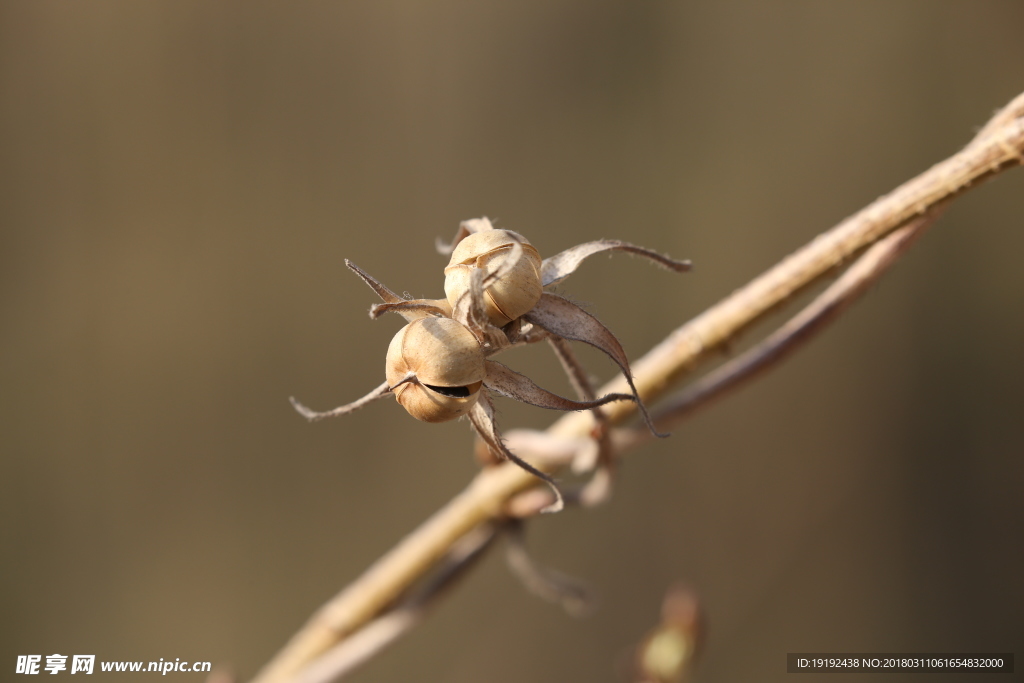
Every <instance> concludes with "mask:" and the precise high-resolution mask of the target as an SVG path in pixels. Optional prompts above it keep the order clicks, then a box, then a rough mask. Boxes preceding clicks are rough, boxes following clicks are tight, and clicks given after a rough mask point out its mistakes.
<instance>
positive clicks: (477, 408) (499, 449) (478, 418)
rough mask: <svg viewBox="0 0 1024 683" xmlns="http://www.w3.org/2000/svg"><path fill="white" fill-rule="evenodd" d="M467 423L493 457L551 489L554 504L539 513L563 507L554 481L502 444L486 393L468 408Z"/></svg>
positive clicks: (562, 501)
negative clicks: (530, 475)
mask: <svg viewBox="0 0 1024 683" xmlns="http://www.w3.org/2000/svg"><path fill="white" fill-rule="evenodd" d="M469 421H470V422H472V423H473V428H474V429H476V431H477V433H478V434H479V435H480V438H481V439H483V440H484V442H485V443H486V444H487V446H488V447H489V448H490V449H491V451H492V452H493V453H494V454H495V455H498V456H499V457H502V458H505V459H506V460H511V461H512V462H514V463H515V464H516V465H518V466H519V467H521V468H523V469H524V470H526V471H527V472H529V473H530V474H532V475H533V476H535V477H537V478H538V479H540V480H541V481H543V482H544V483H546V484H547V485H548V486H549V487H551V490H552V491H553V492H554V494H555V502H554V503H552V504H551V505H549V506H547V507H546V508H544V509H543V510H541V512H543V513H550V512H558V511H559V510H561V509H562V508H564V507H565V500H564V499H563V498H562V492H561V491H560V490H559V489H558V485H557V484H555V480H554V479H552V478H551V477H550V475H548V474H545V473H544V472H541V471H540V470H538V469H537V468H536V467H534V466H533V465H531V464H530V463H528V462H526V461H525V460H523V459H521V458H520V457H519V456H517V455H516V454H515V453H513V452H512V451H510V450H509V449H508V448H507V447H506V446H505V444H504V442H502V440H501V433H500V432H499V431H498V425H497V423H496V422H495V419H494V404H493V403H491V399H490V397H489V396H488V395H487V394H486V393H483V392H481V393H480V398H479V400H478V401H477V402H476V403H474V404H473V407H472V408H470V410H469Z"/></svg>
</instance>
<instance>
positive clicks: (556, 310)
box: [437, 218, 691, 436]
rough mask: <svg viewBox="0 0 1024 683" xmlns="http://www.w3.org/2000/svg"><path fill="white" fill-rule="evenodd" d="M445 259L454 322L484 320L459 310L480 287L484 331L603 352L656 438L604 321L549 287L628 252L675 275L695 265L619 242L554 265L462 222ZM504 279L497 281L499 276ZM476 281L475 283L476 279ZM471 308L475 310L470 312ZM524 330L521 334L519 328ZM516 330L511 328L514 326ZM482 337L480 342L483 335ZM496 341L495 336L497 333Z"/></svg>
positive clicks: (556, 259)
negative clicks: (589, 262)
mask: <svg viewBox="0 0 1024 683" xmlns="http://www.w3.org/2000/svg"><path fill="white" fill-rule="evenodd" d="M517 246H518V247H519V249H517ZM437 249H438V251H439V252H441V253H442V254H448V253H450V254H451V260H450V262H449V264H448V267H447V268H445V294H446V295H447V302H448V305H449V306H450V307H451V308H452V309H453V311H454V313H453V315H454V317H456V318H457V319H463V320H464V322H467V324H469V326H470V327H471V328H472V327H473V326H474V323H476V324H477V325H478V326H479V323H480V321H472V320H465V318H466V317H467V315H466V313H464V312H462V311H461V310H460V308H461V307H462V306H463V305H465V302H468V301H472V299H473V296H472V295H471V292H470V289H471V287H472V286H474V285H473V283H474V282H477V283H481V282H482V285H480V284H477V285H476V286H478V287H480V289H481V290H482V292H481V295H482V298H483V300H484V308H485V312H486V318H487V320H486V322H485V323H484V324H483V327H500V328H503V329H504V330H505V331H506V336H507V337H508V338H509V341H510V342H512V343H514V342H515V341H517V339H516V337H517V335H518V334H519V333H520V330H521V328H522V324H523V323H526V324H528V326H529V327H533V328H539V329H540V330H542V331H543V332H545V333H547V334H550V335H554V336H555V337H558V338H561V339H568V340H572V341H579V342H583V343H585V344H590V345H591V346H593V347H595V348H597V349H599V350H601V351H603V352H604V353H605V354H606V355H607V356H608V357H609V358H611V359H612V360H613V361H614V362H615V363H616V365H618V366H619V369H620V370H621V371H622V374H623V375H624V376H625V378H626V381H627V383H628V384H629V387H630V389H631V390H632V392H633V396H634V397H635V399H636V403H637V406H638V407H639V409H640V412H641V414H642V416H643V418H644V421H645V422H646V423H647V426H648V428H650V430H651V432H653V433H654V434H655V435H657V436H667V435H664V434H659V433H658V432H657V431H656V430H655V429H654V424H653V422H652V421H651V419H650V416H649V415H648V413H647V409H646V407H645V406H644V404H643V402H642V401H641V400H640V396H639V394H638V393H637V390H636V386H634V384H633V378H632V373H631V371H630V368H629V360H628V358H627V357H626V353H625V351H623V349H622V345H621V344H620V343H619V340H618V339H616V337H615V335H614V334H612V332H611V331H610V330H609V329H608V328H607V327H605V326H604V325H603V324H602V323H601V322H600V321H599V320H598V319H597V318H595V317H594V316H592V315H590V314H589V313H587V312H586V311H584V310H583V309H582V308H580V307H579V306H577V305H576V304H574V303H572V302H571V301H569V300H567V299H565V298H563V297H560V296H558V295H557V294H552V293H550V292H545V291H544V288H545V287H548V286H550V285H553V284H556V283H558V282H561V281H562V280H564V279H565V278H567V277H569V276H570V275H572V274H573V273H574V272H575V271H576V269H577V268H578V267H579V266H580V264H581V263H582V262H583V261H584V260H586V259H587V258H588V257H590V256H593V255H594V254H600V253H602V252H610V251H624V252H627V253H631V254H635V255H638V256H643V257H644V258H647V259H650V260H652V261H654V262H655V263H657V264H658V265H661V266H663V267H665V268H668V269H669V270H673V271H675V272H684V271H687V270H689V269H690V268H691V263H690V262H689V261H678V260H675V259H672V258H669V257H667V256H663V255H661V254H659V253H657V252H655V251H652V250H650V249H646V248H644V247H638V246H636V245H634V244H629V243H628V242H621V241H618V240H597V241H594V242H585V243H583V244H578V245H576V246H575V247H572V248H570V249H567V250H565V251H563V252H561V253H559V254H556V255H555V256H552V257H550V258H547V259H543V260H541V259H540V256H539V254H538V253H537V250H536V249H535V248H534V247H533V245H531V244H530V243H529V242H528V241H527V240H526V239H525V238H523V237H522V235H519V234H518V233H515V232H512V231H511V230H500V229H497V228H495V227H494V226H493V225H492V224H491V221H490V220H489V219H487V218H476V219H472V220H468V221H463V222H462V224H460V225H459V229H458V231H457V232H456V233H455V238H454V239H453V240H452V242H451V243H450V244H444V243H442V242H440V241H438V243H437ZM498 272H501V274H500V275H498V276H495V273H498ZM474 275H476V276H477V277H476V279H474ZM470 308H472V307H471V306H470ZM517 324H518V326H519V327H518V329H517V328H516V325H517ZM510 326H511V327H510ZM478 336H481V334H480V333H478ZM491 336H492V337H493V336H495V335H493V333H491ZM543 336H544V335H543V334H538V333H534V335H533V337H532V338H529V339H528V341H539V340H540V339H542V338H543Z"/></svg>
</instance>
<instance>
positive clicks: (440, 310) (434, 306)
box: [370, 299, 452, 322]
mask: <svg viewBox="0 0 1024 683" xmlns="http://www.w3.org/2000/svg"><path fill="white" fill-rule="evenodd" d="M385 313H397V314H399V315H400V316H402V317H403V318H405V319H406V320H407V321H409V322H412V321H414V320H419V319H420V318H426V317H429V316H434V317H438V318H450V317H451V315H452V308H451V306H449V305H448V301H446V300H445V299H412V300H409V301H398V302H395V303H384V304H373V305H372V306H370V317H371V318H373V319H374V320H376V319H377V318H379V317H381V316H382V315H384V314H385Z"/></svg>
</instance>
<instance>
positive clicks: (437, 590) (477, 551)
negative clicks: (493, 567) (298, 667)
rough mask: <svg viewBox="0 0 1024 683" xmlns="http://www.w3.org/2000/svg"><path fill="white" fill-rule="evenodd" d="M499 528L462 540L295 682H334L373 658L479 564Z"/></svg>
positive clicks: (486, 528) (482, 530)
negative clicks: (419, 582) (397, 600)
mask: <svg viewBox="0 0 1024 683" xmlns="http://www.w3.org/2000/svg"><path fill="white" fill-rule="evenodd" d="M497 531H498V529H497V528H496V527H494V526H484V527H479V528H477V529H474V531H473V532H472V533H470V534H467V535H466V536H464V537H462V538H461V539H460V540H459V542H458V543H456V544H455V546H454V547H453V548H452V549H451V551H450V552H449V553H448V555H447V556H446V557H445V559H444V561H443V562H442V566H441V567H440V568H438V570H437V572H436V574H435V576H434V577H432V578H431V580H430V581H429V582H428V583H427V584H426V585H425V586H423V587H422V588H421V589H420V590H418V591H416V593H415V594H414V595H412V596H410V597H409V598H407V599H406V600H404V601H403V602H402V603H401V604H399V605H398V606H397V607H395V608H394V609H392V610H390V611H388V612H386V613H385V614H382V615H381V616H379V617H377V618H376V619H374V620H373V621H372V622H370V623H369V624H367V625H366V626H364V627H363V628H361V629H360V630H359V632H358V633H356V634H355V635H353V636H352V637H351V638H348V639H347V640H343V641H341V642H340V643H339V644H338V645H335V646H334V647H333V648H332V649H331V650H330V651H328V652H327V653H326V654H324V656H322V657H320V658H319V659H317V660H316V662H314V663H313V664H312V665H310V666H309V667H307V668H306V669H304V670H303V671H302V672H301V673H300V674H299V675H298V676H296V677H295V678H294V679H293V681H294V683H331V682H332V681H339V680H341V679H342V678H344V677H345V676H347V675H348V674H349V673H351V672H352V671H354V670H355V669H357V668H358V667H359V666H361V665H362V664H364V663H365V662H366V661H367V660H369V659H372V658H373V656H374V655H376V654H377V653H378V652H380V651H381V650H383V649H384V648H385V647H387V646H388V645H390V644H391V643H393V642H395V641H396V640H398V639H399V638H400V637H401V636H403V635H405V634H406V633H407V632H409V631H410V630H411V629H412V628H413V627H415V626H416V625H417V624H419V623H420V622H421V621H423V619H424V618H426V616H427V613H428V612H429V610H430V608H431V607H432V606H433V605H434V604H435V603H436V602H437V600H438V598H440V597H441V596H442V595H443V594H444V593H445V592H447V591H448V590H449V589H450V588H451V587H452V585H453V584H454V583H455V582H456V581H457V580H458V579H460V578H462V577H463V576H465V575H466V572H467V571H468V570H469V569H470V568H471V567H473V566H475V565H476V563H477V561H478V560H479V559H480V558H481V557H483V555H484V553H485V551H487V550H488V549H489V548H490V547H491V545H492V544H493V542H494V540H495V538H496V537H497V535H498V533H497Z"/></svg>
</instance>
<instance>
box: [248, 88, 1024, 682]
mask: <svg viewBox="0 0 1024 683" xmlns="http://www.w3.org/2000/svg"><path fill="white" fill-rule="evenodd" d="M1022 162H1024V94H1022V95H1020V96H1018V97H1017V98H1016V99H1015V100H1014V101H1013V102H1011V103H1010V105H1008V106H1007V107H1006V108H1004V109H1003V110H1002V111H1000V112H998V113H997V114H996V115H995V117H994V118H993V119H992V121H991V122H990V123H989V124H987V125H986V126H985V127H984V128H983V129H982V131H981V133H979V135H978V136H977V137H976V138H975V139H974V141H972V142H971V143H970V144H969V145H968V146H967V147H965V148H964V149H963V150H961V151H960V152H958V153H957V154H954V155H953V156H951V157H949V158H948V159H946V160H945V161H942V162H940V163H938V164H936V165H935V166H933V167H932V168H930V169H929V170H927V171H925V172H924V173H922V174H921V175H919V176H918V177H916V178H914V179H913V180H910V181H908V182H907V183H905V184H903V185H901V186H900V187H898V188H897V189H896V190H894V191H893V192H891V193H890V194H888V195H885V196H883V197H881V198H880V199H878V200H876V201H875V202H873V203H872V204H870V205H869V206H867V207H866V208H865V209H863V210H862V211H860V212H858V213H857V214H855V215H853V216H851V217H850V218H848V219H846V220H844V221H843V222H842V223H840V224H839V225H838V226H836V227H835V228H833V229H832V230H831V231H829V232H827V233H825V234H823V235H821V236H819V237H817V238H816V239H814V240H813V241H812V242H811V243H810V244H808V245H806V246H805V247H804V248H802V249H800V250H799V251H797V252H796V253H794V254H792V255H791V256H789V257H788V258H786V259H784V260H783V261H782V262H781V263H779V264H778V265H776V266H775V267H773V268H771V269H770V270H768V271H767V272H766V273H764V274H763V275H761V276H760V277H758V278H756V279H755V280H754V281H753V282H751V283H750V284H748V285H747V286H745V287H743V288H742V289H740V290H738V291H737V292H735V293H734V294H733V295H731V296H730V297H728V298H726V299H725V300H723V301H722V302H720V303H719V304H717V305H715V306H713V307H712V308H710V309H708V310H707V311H706V312H705V313H703V314H702V315H700V316H698V317H697V318H695V319H694V320H692V321H690V322H689V323H687V324H685V325H683V326H682V327H680V328H678V329H677V330H676V331H674V332H673V333H672V334H670V335H669V336H668V337H667V338H666V339H665V340H664V341H663V342H661V343H660V344H658V345H657V346H656V347H655V348H654V349H652V350H651V351H650V352H649V353H648V354H647V355H646V356H644V357H643V358H642V359H640V360H639V361H638V362H637V363H635V364H633V371H634V373H635V383H636V386H637V389H638V390H639V393H640V396H641V398H642V399H644V400H646V401H653V400H654V399H655V398H657V397H659V396H661V395H662V394H664V393H665V392H666V391H667V390H668V389H669V388H670V387H671V385H672V384H673V383H675V382H677V381H678V380H679V379H680V378H681V377H682V376H683V375H684V374H686V373H687V372H689V371H691V370H692V369H693V368H694V367H695V366H696V365H697V364H698V363H699V362H701V361H703V360H705V359H707V358H708V357H709V356H710V355H711V354H713V353H715V352H716V351H717V350H719V349H720V348H721V347H722V346H723V345H724V344H726V343H727V342H728V341H729V340H731V339H733V338H735V337H736V336H737V335H739V334H740V333H742V332H743V331H744V330H746V329H747V328H749V327H750V325H752V324H753V323H754V322H756V321H757V320H759V319H761V318H762V317H763V316H764V315H765V314H767V313H768V312H770V311H772V310H773V309H775V308H776V307H778V306H779V305H781V304H782V303H784V302H786V301H788V300H790V299H791V298H792V297H793V296H794V295H796V294H798V293H799V292H801V291H803V290H804V289H805V288H806V287H808V286H810V285H811V284H813V283H815V282H817V281H818V280H820V279H821V278H822V277H824V276H826V275H828V274H829V273H831V272H833V271H834V270H835V269H836V268H837V267H839V266H841V265H843V264H845V263H848V262H849V261H850V260H851V259H853V258H854V257H855V256H856V255H858V254H859V253H860V252H862V251H863V250H864V249H865V248H867V247H868V246H870V245H871V244H874V243H875V242H877V241H879V240H880V239H882V238H883V237H885V236H886V235H888V234H889V233H892V232H893V231H895V230H897V229H899V228H901V227H902V226H904V225H906V224H908V223H910V222H911V221H913V220H915V219H916V218H918V217H920V216H925V215H927V214H928V213H929V212H930V211H932V210H933V209H934V208H936V207H937V206H938V205H940V204H943V203H945V202H948V201H949V200H951V199H953V198H955V197H957V196H959V195H961V194H962V193H963V192H965V191H966V190H967V189H969V188H971V187H974V186H976V185H978V184H979V183H980V182H981V181H983V180H985V179H987V178H989V177H991V176H993V175H995V174H997V173H999V172H1001V171H1003V170H1006V169H1008V168H1011V167H1013V166H1017V165H1020V164H1021V163H1022ZM626 388H627V387H626V383H625V380H624V379H622V380H618V381H614V382H611V383H609V385H607V386H605V387H603V388H602V389H601V392H602V393H612V392H614V393H624V391H625V389H626ZM634 406H635V404H633V403H627V402H619V403H612V404H609V405H608V406H606V407H605V408H604V410H605V411H606V412H607V414H608V418H609V421H610V422H611V423H613V424H615V423H621V422H622V421H623V420H625V419H627V418H628V417H630V416H631V415H632V411H633V410H635V407H634ZM592 424H593V422H592V417H591V416H589V415H587V414H586V413H580V414H570V415H566V416H565V417H563V418H561V419H560V420H558V421H557V422H556V423H555V424H554V425H552V427H551V428H550V429H549V430H548V431H549V433H550V434H552V435H553V436H561V437H577V436H585V435H586V434H587V433H588V432H589V430H590V428H591V426H592ZM536 481H537V480H536V479H535V478H534V477H533V476H532V475H530V474H529V473H527V472H525V471H523V470H521V469H519V468H517V467H514V466H508V465H502V466H497V467H491V468H487V469H485V470H484V471H482V472H481V473H480V474H479V475H477V476H476V477H475V478H474V479H473V481H472V482H471V483H470V484H469V486H468V487H467V488H466V489H465V490H464V491H462V492H461V493H459V494H458V495H457V496H455V498H453V499H452V500H451V501H450V502H449V503H448V504H447V505H446V506H445V507H443V508H442V509H440V510H439V511H438V512H436V513H435V514H434V515H433V516H431V517H430V518H429V519H427V520H426V521H425V522H424V523H423V524H422V525H421V526H420V527H419V528H418V529H417V530H415V531H414V532H413V533H411V534H410V535H409V536H407V537H406V538H405V539H403V540H402V541H401V542H400V543H399V544H398V545H397V546H395V547H394V548H393V549H392V550H391V551H389V552H388V553H387V554H385V555H384V556H383V557H381V558H380V559H379V560H378V561H377V562H376V563H374V564H373V565H372V566H371V567H370V568H369V569H368V570H367V571H366V572H365V573H364V574H363V575H362V576H361V577H359V578H358V579H357V580H356V581H354V582H353V583H352V584H350V585H349V586H348V587H347V588H346V589H345V590H343V591H342V592H341V593H339V594H338V595H337V596H335V597H334V598H332V599H331V600H329V601H328V602H327V603H326V604H325V605H323V607H321V608H320V610H318V611H317V613H316V614H314V615H313V617H312V618H311V619H310V620H309V622H307V623H306V624H305V625H304V626H303V627H302V629H300V630H299V632H298V633H296V634H295V636H293V638H292V639H291V640H290V641H289V642H288V644H287V645H286V646H285V647H284V649H282V650H281V652H279V653H278V654H277V655H276V656H275V657H274V659H273V660H271V662H270V663H268V664H267V665H266V667H264V669H263V670H262V671H260V672H259V674H258V675H257V677H256V679H255V681H256V683H283V682H284V681H290V680H293V678H294V676H295V675H296V674H297V673H299V672H300V671H301V670H303V669H304V668H305V667H306V666H308V665H309V664H310V663H311V662H313V661H314V660H316V659H317V658H318V657H320V656H321V655H322V654H323V653H325V652H326V651H328V650H329V649H330V648H332V647H333V646H334V645H336V644H337V643H339V642H341V641H343V640H345V639H346V638H348V637H349V636H350V635H351V634H353V633H355V632H356V631H357V630H359V629H360V628H361V627H362V626H363V625H364V624H366V623H367V622H369V621H370V620H372V619H374V618H375V617H376V616H377V615H378V614H380V613H381V612H382V611H383V610H384V609H386V608H387V607H388V605H390V604H392V603H393V601H394V600H395V599H396V598H397V596H399V595H401V594H402V593H404V592H405V591H406V590H407V589H408V587H409V586H410V585H411V584H412V583H413V582H415V581H416V580H417V579H418V578H419V577H421V576H422V575H424V574H425V573H426V572H428V571H429V570H430V569H431V567H433V566H434V565H435V563H436V562H437V561H438V560H440V559H441V558H442V557H443V556H445V554H446V553H447V552H448V550H449V549H450V548H451V547H452V546H453V545H454V544H455V543H456V542H457V541H458V540H459V539H460V538H462V537H463V536H464V535H466V534H467V533H469V532H470V531H472V530H473V529H475V528H477V527H479V526H480V525H481V524H484V523H487V522H488V521H490V520H491V519H493V518H495V517H496V516H498V515H500V514H501V512H502V509H503V507H504V505H505V503H506V502H507V501H508V500H509V499H510V498H511V497H512V496H514V495H515V494H516V493H518V492H520V491H523V490H525V489H527V488H530V487H532V486H534V485H535V484H536Z"/></svg>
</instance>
